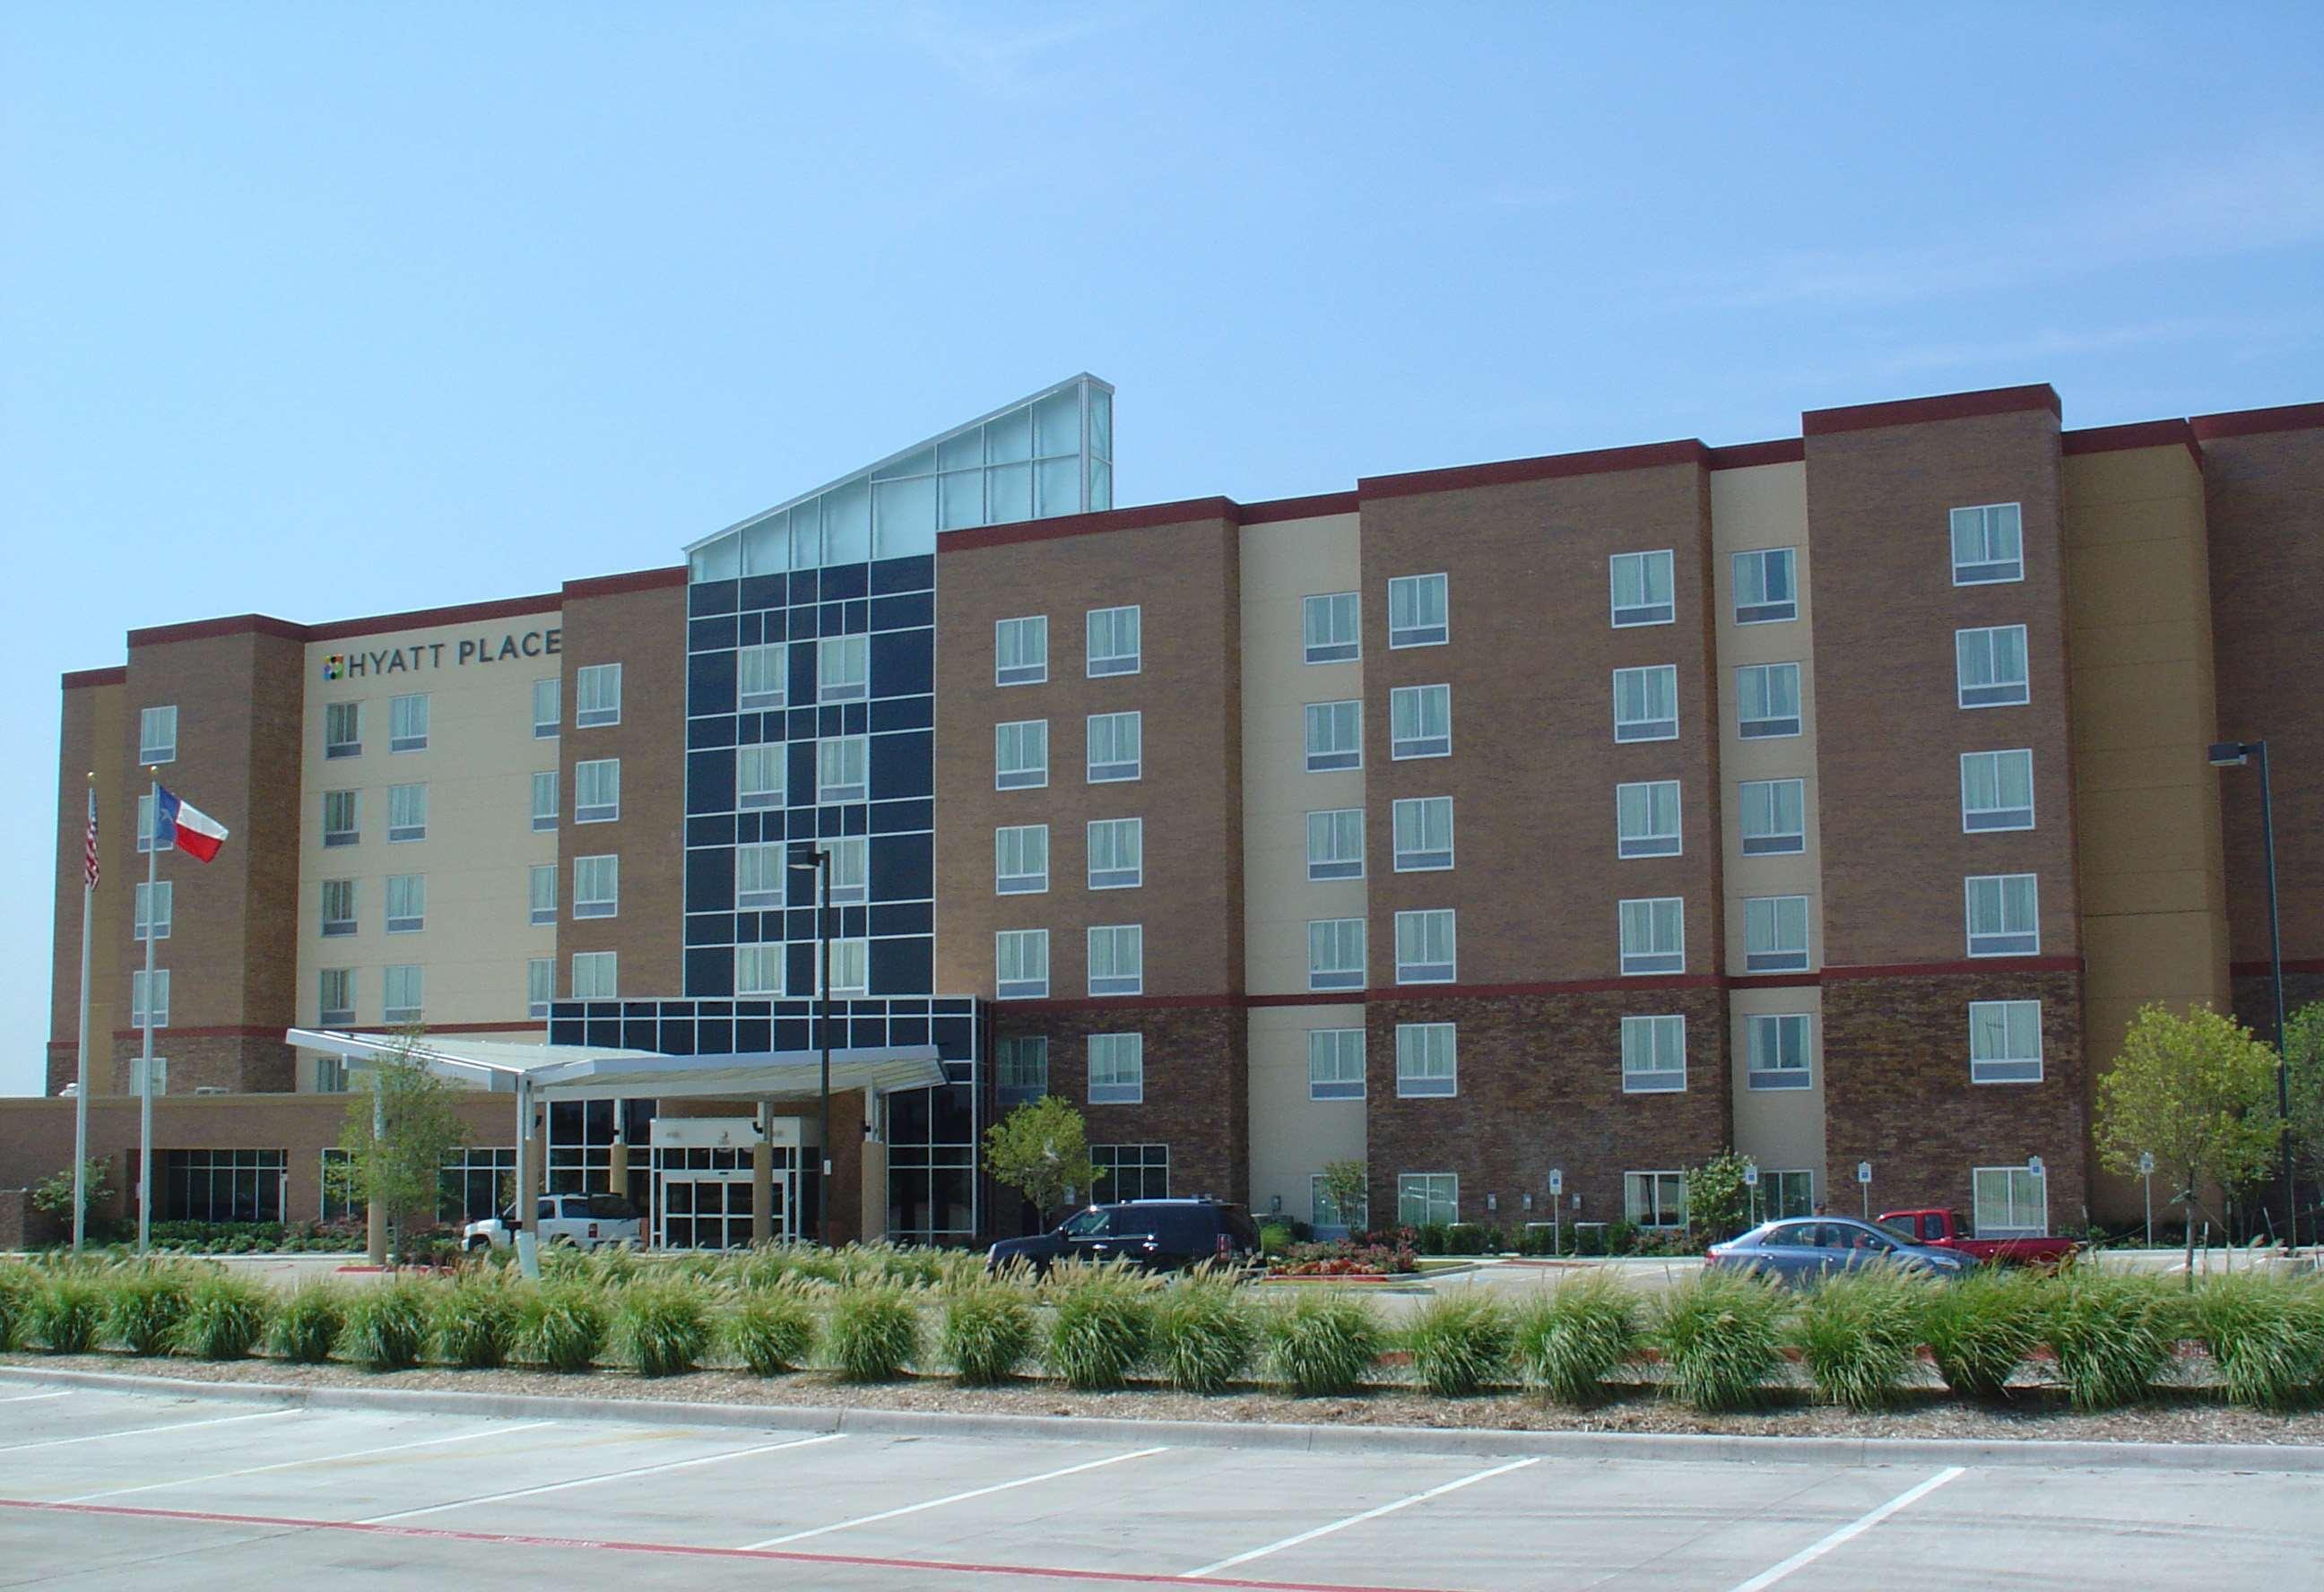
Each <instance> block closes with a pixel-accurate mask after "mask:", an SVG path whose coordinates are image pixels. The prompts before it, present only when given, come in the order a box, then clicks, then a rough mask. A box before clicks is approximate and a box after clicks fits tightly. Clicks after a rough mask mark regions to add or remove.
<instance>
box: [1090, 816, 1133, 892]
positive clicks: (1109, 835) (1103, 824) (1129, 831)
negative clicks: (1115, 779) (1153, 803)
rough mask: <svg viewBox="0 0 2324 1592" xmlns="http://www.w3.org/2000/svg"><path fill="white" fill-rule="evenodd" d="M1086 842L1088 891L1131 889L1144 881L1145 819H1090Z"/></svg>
mask: <svg viewBox="0 0 2324 1592" xmlns="http://www.w3.org/2000/svg"><path fill="white" fill-rule="evenodd" d="M1087 839H1088V842H1089V888H1091V889H1093V890H1130V889H1136V888H1138V887H1139V885H1141V884H1143V883H1144V882H1145V880H1146V820H1145V819H1143V818H1097V819H1093V820H1092V821H1091V822H1090V825H1089V829H1088V833H1087Z"/></svg>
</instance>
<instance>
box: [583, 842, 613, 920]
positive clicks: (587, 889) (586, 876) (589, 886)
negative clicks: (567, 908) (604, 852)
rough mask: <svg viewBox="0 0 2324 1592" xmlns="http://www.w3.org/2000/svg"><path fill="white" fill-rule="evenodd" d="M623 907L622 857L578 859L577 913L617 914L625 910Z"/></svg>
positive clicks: (590, 914) (593, 914)
mask: <svg viewBox="0 0 2324 1592" xmlns="http://www.w3.org/2000/svg"><path fill="white" fill-rule="evenodd" d="M621 906H622V859H621V858H620V856H619V855H613V856H605V857H576V858H574V859H573V916H576V917H613V916H616V915H617V914H618V913H619V912H620V911H621Z"/></svg>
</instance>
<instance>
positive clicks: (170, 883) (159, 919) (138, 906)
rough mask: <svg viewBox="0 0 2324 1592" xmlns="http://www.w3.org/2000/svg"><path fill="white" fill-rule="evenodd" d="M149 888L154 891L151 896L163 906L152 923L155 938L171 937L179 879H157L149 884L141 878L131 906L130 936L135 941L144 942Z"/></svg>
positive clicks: (164, 938)
mask: <svg viewBox="0 0 2324 1592" xmlns="http://www.w3.org/2000/svg"><path fill="white" fill-rule="evenodd" d="M149 889H150V890H151V891H152V897H151V898H152V900H153V901H155V902H156V903H158V904H159V905H160V906H161V911H160V912H159V913H157V914H155V915H154V916H155V921H154V923H153V924H152V935H153V938H155V939H156V940H166V939H168V938H169V937H170V919H171V917H172V916H175V913H174V908H175V907H176V906H177V894H178V886H177V881H176V880H174V879H156V880H154V881H153V883H152V885H150V886H149V885H147V884H146V882H145V881H144V880H143V879H139V880H138V881H137V883H136V887H135V888H134V892H133V900H132V904H131V906H130V919H131V921H130V925H129V938H130V940H131V941H132V942H133V943H140V944H142V943H143V942H144V939H145V935H146V930H147V925H146V902H147V899H148V896H147V891H148V890H149Z"/></svg>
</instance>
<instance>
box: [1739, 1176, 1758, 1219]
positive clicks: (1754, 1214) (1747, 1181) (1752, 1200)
mask: <svg viewBox="0 0 2324 1592" xmlns="http://www.w3.org/2000/svg"><path fill="white" fill-rule="evenodd" d="M1743 1187H1744V1189H1745V1190H1746V1191H1747V1192H1745V1194H1744V1196H1743V1197H1744V1199H1745V1200H1746V1201H1749V1203H1748V1206H1747V1207H1746V1208H1747V1209H1748V1210H1749V1211H1750V1213H1751V1225H1752V1226H1753V1227H1757V1226H1758V1225H1759V1164H1758V1163H1757V1161H1746V1162H1745V1163H1743Z"/></svg>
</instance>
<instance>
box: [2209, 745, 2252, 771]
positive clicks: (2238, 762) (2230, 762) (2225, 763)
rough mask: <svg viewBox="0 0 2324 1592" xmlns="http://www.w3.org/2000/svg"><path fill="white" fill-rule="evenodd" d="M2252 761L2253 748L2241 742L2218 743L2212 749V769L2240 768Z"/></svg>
mask: <svg viewBox="0 0 2324 1592" xmlns="http://www.w3.org/2000/svg"><path fill="white" fill-rule="evenodd" d="M2249 761H2251V748H2249V747H2247V746H2246V745H2245V744H2244V743H2243V742H2242V741H2216V742H2214V743H2213V744H2212V747H2211V767H2213V768H2242V767H2243V766H2244V765H2245V764H2246V763H2248V762H2249Z"/></svg>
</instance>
